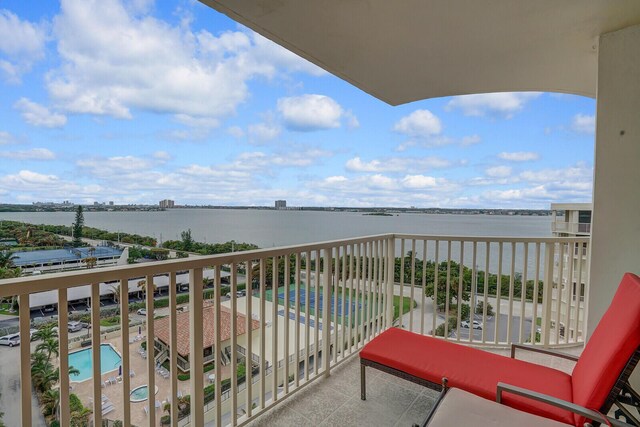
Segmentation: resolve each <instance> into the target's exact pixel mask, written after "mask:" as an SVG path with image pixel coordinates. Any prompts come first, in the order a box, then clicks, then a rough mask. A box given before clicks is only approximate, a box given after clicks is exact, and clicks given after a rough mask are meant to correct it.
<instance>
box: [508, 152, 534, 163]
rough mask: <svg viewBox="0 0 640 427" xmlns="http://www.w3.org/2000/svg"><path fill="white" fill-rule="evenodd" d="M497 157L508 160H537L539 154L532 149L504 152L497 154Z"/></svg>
mask: <svg viewBox="0 0 640 427" xmlns="http://www.w3.org/2000/svg"><path fill="white" fill-rule="evenodd" d="M498 158H500V159H502V160H508V161H510V162H530V161H533V160H538V159H539V158H540V155H539V154H538V153H535V152H533V151H514V152H506V151H503V152H502V153H500V154H498Z"/></svg>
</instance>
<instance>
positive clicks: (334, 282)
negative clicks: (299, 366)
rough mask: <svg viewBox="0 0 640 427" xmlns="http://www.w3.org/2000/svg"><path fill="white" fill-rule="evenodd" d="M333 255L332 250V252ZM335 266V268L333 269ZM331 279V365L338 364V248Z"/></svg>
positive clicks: (333, 261) (333, 260)
mask: <svg viewBox="0 0 640 427" xmlns="http://www.w3.org/2000/svg"><path fill="white" fill-rule="evenodd" d="M332 253H333V250H332ZM334 265H335V267H333V266H334ZM330 271H332V277H331V280H330V282H329V283H330V284H331V286H332V292H333V298H332V307H333V316H332V317H333V325H334V329H333V331H334V332H333V363H334V364H335V363H337V362H338V294H339V292H338V289H339V288H338V287H339V286H340V246H337V247H336V248H335V258H334V259H332V269H331V270H330ZM329 315H331V306H330V307H329ZM329 336H331V334H329Z"/></svg>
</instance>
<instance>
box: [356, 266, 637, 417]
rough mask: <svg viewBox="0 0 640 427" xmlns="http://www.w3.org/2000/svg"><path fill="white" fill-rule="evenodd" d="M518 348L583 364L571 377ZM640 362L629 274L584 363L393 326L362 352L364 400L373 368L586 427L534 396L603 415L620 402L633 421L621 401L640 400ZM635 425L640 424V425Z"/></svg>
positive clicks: (633, 277)
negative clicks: (639, 374) (637, 387)
mask: <svg viewBox="0 0 640 427" xmlns="http://www.w3.org/2000/svg"><path fill="white" fill-rule="evenodd" d="M517 349H522V350H529V351H534V352H540V353H545V354H548V355H552V356H556V357H562V358H565V359H569V360H573V361H575V362H577V363H576V365H575V367H574V369H573V372H572V373H571V374H566V373H564V372H561V371H559V370H556V369H552V368H548V367H546V366H540V365H537V364H534V363H529V362H525V361H521V360H516V359H515V352H516V350H517ZM639 359H640V277H638V276H636V275H634V274H631V273H627V274H625V275H624V277H623V279H622V281H621V283H620V286H619V287H618V290H617V292H616V294H615V296H614V298H613V301H612V302H611V305H610V307H609V309H608V310H607V312H606V313H605V314H604V316H603V317H602V319H601V320H600V323H599V325H598V326H597V328H596V329H595V330H594V331H593V334H592V336H591V339H589V341H588V342H587V344H586V345H585V347H584V350H583V352H582V355H581V356H580V358H577V357H574V356H570V355H566V354H563V353H557V352H552V351H549V350H545V349H540V348H537V347H531V346H522V345H512V349H511V358H509V357H505V356H499V355H496V354H493V353H489V352H486V351H482V350H478V349H474V348H471V347H467V346H464V345H460V344H454V343H451V342H448V341H445V340H442V339H438V338H433V337H428V336H423V335H419V334H415V333H413V332H408V331H404V330H402V329H397V328H390V329H388V330H386V331H384V332H383V333H382V334H380V335H378V336H377V337H376V338H374V339H373V340H371V341H370V342H369V343H368V344H367V345H366V346H365V347H364V348H363V349H362V351H361V352H360V362H361V397H362V399H363V400H364V399H366V378H365V368H366V367H367V366H370V367H374V368H376V369H380V370H382V371H384V372H388V373H390V374H392V375H396V376H399V377H402V378H405V379H408V380H411V381H413V382H416V383H418V384H422V385H424V386H426V387H429V388H432V389H435V390H440V391H441V390H443V389H444V390H446V388H447V387H456V388H460V389H462V390H465V391H467V392H470V393H472V394H475V395H477V396H480V397H483V398H485V399H489V400H497V398H498V396H499V395H504V397H502V399H501V400H502V401H503V402H504V403H505V404H506V405H508V406H511V407H513V408H516V409H519V410H521V411H524V412H529V413H532V414H536V415H540V416H542V417H544V418H551V419H554V420H556V421H560V422H564V423H566V424H570V425H575V426H582V425H583V424H584V422H585V421H586V419H587V418H585V416H584V415H575V414H574V413H572V412H570V411H568V410H566V409H562V408H560V407H558V405H555V406H554V405H553V403H549V402H545V403H541V402H540V400H539V399H536V397H535V396H538V397H539V396H540V395H546V396H551V397H552V398H553V399H554V400H555V401H558V400H560V401H563V402H564V403H568V404H575V405H578V406H581V407H583V408H588V409H591V410H597V411H599V412H601V413H604V414H606V413H608V412H609V409H611V407H612V405H613V404H616V406H618V407H619V408H620V410H621V411H622V412H624V414H625V416H626V417H627V418H628V419H632V418H631V417H633V415H632V414H631V413H630V412H629V410H628V409H626V408H624V407H623V406H622V405H621V403H622V402H627V403H632V404H633V402H634V400H635V401H638V400H640V399H638V397H639V395H638V393H636V392H635V391H633V390H632V389H631V386H630V385H629V384H628V378H629V375H630V374H631V372H632V371H633V369H634V368H635V366H636V364H637V363H638V360H639ZM499 385H500V387H499ZM522 390H525V392H522ZM499 392H500V394H499ZM527 392H528V393H529V395H526V393H527ZM621 392H624V395H622V394H621ZM441 396H443V394H441ZM637 407H638V406H636V408H637ZM634 422H636V423H637V424H640V422H639V421H637V420H634Z"/></svg>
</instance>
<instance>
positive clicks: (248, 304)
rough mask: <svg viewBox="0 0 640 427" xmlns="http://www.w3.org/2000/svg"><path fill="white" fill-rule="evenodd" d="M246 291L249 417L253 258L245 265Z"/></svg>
mask: <svg viewBox="0 0 640 427" xmlns="http://www.w3.org/2000/svg"><path fill="white" fill-rule="evenodd" d="M244 290H245V293H246V300H245V303H246V313H247V315H246V318H245V320H246V321H247V323H246V326H245V331H247V354H246V355H245V367H246V369H245V372H246V375H245V384H246V385H247V388H246V397H245V402H246V405H245V408H246V409H245V410H246V413H247V418H251V412H252V410H253V408H252V406H253V390H252V389H253V264H252V262H251V260H247V262H246V265H245V287H244Z"/></svg>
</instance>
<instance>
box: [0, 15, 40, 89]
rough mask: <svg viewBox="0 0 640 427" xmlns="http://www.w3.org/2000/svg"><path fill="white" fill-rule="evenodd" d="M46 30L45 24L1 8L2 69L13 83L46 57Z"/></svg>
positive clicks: (0, 60)
mask: <svg viewBox="0 0 640 427" xmlns="http://www.w3.org/2000/svg"><path fill="white" fill-rule="evenodd" d="M45 42H46V31H45V28H44V26H43V25H39V24H34V23H32V22H29V21H22V20H20V18H19V17H18V16H16V15H15V14H13V13H12V12H10V11H8V10H0V53H1V54H2V55H1V56H0V71H1V72H3V74H4V76H5V78H6V80H7V81H8V82H11V83H18V82H20V77H21V76H22V74H24V73H25V72H28V71H29V70H31V67H32V66H33V64H34V63H35V62H36V61H38V60H40V59H42V58H44V47H45Z"/></svg>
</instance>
